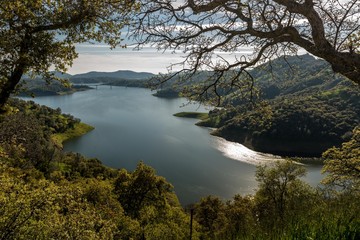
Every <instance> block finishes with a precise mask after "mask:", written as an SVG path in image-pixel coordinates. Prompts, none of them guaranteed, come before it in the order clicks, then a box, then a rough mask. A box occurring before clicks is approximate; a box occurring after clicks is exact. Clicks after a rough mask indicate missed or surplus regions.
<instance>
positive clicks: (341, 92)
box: [199, 55, 360, 156]
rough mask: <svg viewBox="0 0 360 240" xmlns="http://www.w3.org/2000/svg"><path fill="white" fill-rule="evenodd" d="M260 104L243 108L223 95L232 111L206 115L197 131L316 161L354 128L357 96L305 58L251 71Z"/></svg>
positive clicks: (359, 105)
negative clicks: (203, 129) (209, 129)
mask: <svg viewBox="0 0 360 240" xmlns="http://www.w3.org/2000/svg"><path fill="white" fill-rule="evenodd" d="M252 74H253V76H254V79H255V86H256V87H257V88H258V89H259V91H260V95H261V98H262V99H263V100H265V101H262V102H261V103H258V104H256V105H253V106H252V107H250V108H248V107H245V105H249V104H248V103H249V102H248V101H247V100H244V99H242V98H240V97H234V95H236V94H233V95H231V96H230V95H229V96H227V97H225V98H226V100H225V102H226V103H227V104H230V105H232V106H233V107H231V108H228V109H221V110H214V111H212V112H210V114H209V119H207V120H205V121H202V122H200V123H199V125H202V126H209V127H217V128H218V129H217V130H216V131H214V132H213V134H214V135H217V136H221V137H224V138H225V139H228V140H231V141H236V142H239V143H242V144H244V145H246V146H247V147H250V148H252V149H254V150H257V151H261V152H268V153H274V154H280V155H286V156H320V155H321V153H322V152H323V151H325V150H326V149H327V148H329V147H332V146H339V145H340V144H341V143H342V142H343V141H345V140H348V139H349V138H350V137H351V131H352V130H353V129H354V128H355V127H356V126H358V125H359V124H360V123H359V121H360V91H359V86H356V85H354V84H353V83H352V82H350V81H348V80H347V79H345V78H344V77H342V76H340V75H336V74H334V73H333V72H332V71H331V68H330V66H329V65H328V64H327V63H326V62H324V61H322V60H319V59H315V58H314V57H312V56H310V55H303V56H300V57H297V56H292V57H286V58H279V59H275V60H273V61H271V62H270V63H266V64H264V65H262V66H259V67H257V68H256V69H254V70H252Z"/></svg>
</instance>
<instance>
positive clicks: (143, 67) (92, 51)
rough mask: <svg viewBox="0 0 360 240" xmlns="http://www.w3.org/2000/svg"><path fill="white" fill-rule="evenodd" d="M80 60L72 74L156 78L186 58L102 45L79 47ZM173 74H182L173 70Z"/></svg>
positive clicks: (245, 51) (246, 51) (229, 55)
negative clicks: (124, 73) (124, 72)
mask: <svg viewBox="0 0 360 240" xmlns="http://www.w3.org/2000/svg"><path fill="white" fill-rule="evenodd" d="M76 51H77V52H78V54H79V57H78V58H77V59H75V60H74V63H73V66H72V67H70V68H69V70H68V73H69V74H79V73H86V72H90V71H98V72H114V71H118V70H132V71H136V72H151V73H154V74H158V73H167V72H168V69H167V68H168V67H169V66H170V65H171V64H175V63H178V62H181V61H183V60H184V56H185V54H184V53H182V52H181V51H177V52H176V53H171V52H162V51H157V49H156V48H154V47H145V48H143V49H142V50H134V46H129V47H128V48H126V49H123V48H115V49H113V50H111V49H110V48H109V46H107V45H103V44H81V45H76ZM249 53H251V50H250V49H246V48H244V49H242V50H241V51H240V52H235V53H218V54H219V55H221V56H222V57H224V58H226V59H231V58H234V57H235V56H240V55H243V54H249ZM172 70H173V71H175V70H179V68H178V69H172Z"/></svg>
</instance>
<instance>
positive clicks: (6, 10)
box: [0, 0, 137, 108]
mask: <svg viewBox="0 0 360 240" xmlns="http://www.w3.org/2000/svg"><path fill="white" fill-rule="evenodd" d="M136 8H137V4H136V3H135V1H130V0H2V1H0V108H3V107H4V104H5V103H6V100H7V99H8V98H9V96H10V94H11V93H12V92H13V91H14V90H15V88H16V86H17V84H18V83H19V81H20V80H21V77H22V76H23V74H25V73H31V74H33V75H41V76H43V77H45V78H51V77H54V76H51V74H50V73H49V68H50V67H51V66H52V67H53V68H54V69H55V70H58V71H61V72H65V71H66V69H67V67H68V66H70V65H71V64H72V61H73V60H74V59H75V58H76V57H77V53H76V51H75V45H74V44H75V43H82V42H89V41H97V42H105V43H107V44H109V45H110V46H111V47H115V46H117V45H119V44H120V41H121V38H120V35H121V29H122V28H123V26H124V24H126V23H127V20H128V15H129V13H130V12H131V11H133V10H135V9H136Z"/></svg>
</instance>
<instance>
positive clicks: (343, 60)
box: [132, 0, 360, 96]
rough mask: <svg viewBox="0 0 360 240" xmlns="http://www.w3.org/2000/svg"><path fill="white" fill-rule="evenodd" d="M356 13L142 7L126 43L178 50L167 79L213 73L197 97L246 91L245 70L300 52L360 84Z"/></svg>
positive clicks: (272, 1) (351, 4) (358, 5)
mask: <svg viewBox="0 0 360 240" xmlns="http://www.w3.org/2000/svg"><path fill="white" fill-rule="evenodd" d="M359 12H360V1H359V0H346V1H342V0H215V1H209V0H206V1H200V0H186V1H173V0H155V1H153V0H152V1H150V0H144V1H142V5H141V10H140V11H139V12H138V13H137V16H136V18H137V19H138V22H137V23H138V24H136V25H135V27H134V29H133V31H132V36H133V37H134V39H135V40H137V42H138V43H139V47H140V48H141V46H143V45H145V44H153V45H155V46H156V47H157V48H158V49H161V50H170V51H174V52H175V51H182V52H183V53H184V60H183V61H182V62H180V63H177V64H173V65H171V66H170V69H173V67H179V65H180V69H182V70H180V71H179V72H176V73H175V74H171V75H176V74H179V73H182V74H181V76H184V75H185V76H187V77H193V76H194V75H195V73H196V72H199V71H201V70H210V71H213V73H214V74H213V76H212V78H209V79H208V80H207V81H206V82H205V83H204V84H203V85H202V86H201V88H200V89H198V90H200V92H199V93H202V94H203V95H206V94H210V93H215V94H217V95H218V96H219V95H221V91H222V90H223V89H224V88H226V87H229V86H232V87H240V88H243V87H252V82H253V81H244V78H241V77H240V76H241V75H245V76H248V75H249V72H248V71H247V70H249V69H251V68H253V67H255V66H257V65H259V64H261V63H263V62H264V61H266V60H270V59H272V58H274V57H277V56H280V55H288V54H296V53H297V51H298V50H299V49H305V50H306V51H307V52H309V53H311V54H312V55H314V56H317V57H319V58H322V59H324V60H326V61H327V62H328V63H329V64H330V65H331V66H332V69H333V70H334V71H335V72H336V73H340V74H342V75H344V76H346V77H347V78H349V79H350V80H352V81H353V82H355V83H357V84H359V83H360V52H359V51H360V48H359V47H360V46H359V42H360V41H359V39H360V38H359V37H360V35H359V33H360V18H359ZM249 48H250V49H252V50H253V51H252V53H249V52H248V51H247V49H249ZM225 54H227V56H225ZM228 70H234V71H228ZM225 73H226V74H225ZM230 73H231V74H230ZM224 76H225V77H224ZM185 78H186V77H185ZM248 79H249V78H248ZM250 80H252V79H251V76H250ZM244 82H247V83H244Z"/></svg>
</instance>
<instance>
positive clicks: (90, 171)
mask: <svg viewBox="0 0 360 240" xmlns="http://www.w3.org/2000/svg"><path fill="white" fill-rule="evenodd" d="M8 109H9V111H8V112H7V113H6V114H2V115H1V118H0V185H1V189H2V191H0V205H1V206H2V207H1V209H0V239H35V236H36V238H37V239H68V238H76V239H154V240H155V239H164V240H167V239H189V238H190V218H191V213H193V224H192V230H191V234H192V239H358V238H359V237H360V218H359V217H358V216H360V207H359V204H358V198H359V197H360V195H359V194H360V181H359V180H360V175H359V174H358V167H359V158H358V156H359V154H360V152H359V149H360V129H359V128H356V129H355V130H354V132H353V134H352V137H351V138H350V140H349V141H348V142H346V143H344V144H343V145H342V147H340V148H331V149H329V150H328V151H327V152H325V153H324V158H326V159H327V160H326V161H325V166H324V171H325V172H326V173H327V175H326V178H325V179H324V181H323V183H324V186H323V187H322V188H313V187H311V186H309V185H308V184H306V183H305V182H303V180H301V179H302V177H303V176H304V175H305V174H306V172H305V169H304V168H303V166H301V165H298V164H294V163H293V162H290V161H286V160H283V161H281V162H277V163H275V164H274V165H268V166H265V165H261V166H259V167H258V168H257V171H256V179H257V181H258V189H257V191H256V193H255V194H254V195H245V196H241V195H236V196H234V197H233V198H232V199H228V200H224V199H221V198H219V197H216V196H207V197H204V198H202V199H199V201H198V202H196V203H194V204H192V205H189V206H181V204H180V203H179V201H178V199H177V196H176V193H175V192H174V188H173V186H172V185H171V184H170V183H169V182H168V181H167V180H166V179H164V178H163V177H160V176H157V175H156V172H155V170H154V169H152V168H151V167H149V166H146V165H145V164H143V163H142V162H140V163H139V164H138V165H137V167H136V169H135V170H134V171H128V170H125V169H113V168H109V167H106V166H104V165H102V163H101V161H100V160H98V159H95V158H91V159H87V158H85V157H83V156H81V155H80V154H78V153H65V152H63V151H62V150H61V149H60V148H59V147H58V146H57V145H56V144H54V141H53V139H52V136H54V134H55V135H56V134H59V135H61V134H63V135H66V133H67V132H68V131H74V132H76V130H74V129H76V127H77V126H79V124H80V122H79V120H78V119H76V118H74V117H72V116H70V115H66V114H65V115H64V114H61V111H60V110H59V109H55V110H53V109H50V108H48V107H45V106H40V105H37V104H35V103H33V102H24V101H22V100H18V99H13V100H11V102H10V106H9V108H8ZM180 115H181V116H187V117H189V116H191V117H195V116H196V117H200V118H202V117H205V116H206V115H205V114H197V113H196V114H194V113H181V114H180Z"/></svg>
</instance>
